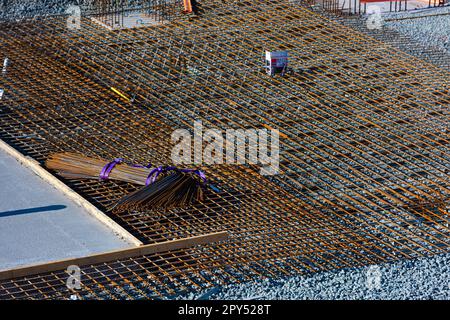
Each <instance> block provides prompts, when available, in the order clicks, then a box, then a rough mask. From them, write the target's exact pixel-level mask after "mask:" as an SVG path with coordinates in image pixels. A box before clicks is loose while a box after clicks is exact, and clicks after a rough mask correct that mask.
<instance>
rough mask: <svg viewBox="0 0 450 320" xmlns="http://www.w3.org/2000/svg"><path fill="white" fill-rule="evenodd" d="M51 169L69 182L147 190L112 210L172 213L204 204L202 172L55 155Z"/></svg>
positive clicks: (114, 206)
mask: <svg viewBox="0 0 450 320" xmlns="http://www.w3.org/2000/svg"><path fill="white" fill-rule="evenodd" d="M46 166H47V168H49V169H52V170H56V172H57V174H58V175H60V176H62V177H64V178H67V179H100V180H118V181H124V182H130V183H133V184H139V185H144V186H145V187H143V188H141V189H139V190H137V191H135V192H133V193H131V194H128V195H126V196H124V197H122V198H121V199H119V201H118V202H117V203H115V204H114V205H113V206H112V207H111V208H110V210H114V211H124V210H142V209H170V208H176V207H185V206H188V205H190V204H192V203H195V202H198V201H201V200H203V190H202V188H203V186H204V183H205V177H204V175H203V173H202V172H201V171H199V170H192V169H178V168H175V167H162V166H161V167H156V168H149V167H144V166H140V165H139V166H138V165H128V164H125V163H124V162H123V159H120V158H117V159H114V160H113V161H107V160H104V159H95V158H90V157H85V156H83V155H79V154H76V153H69V152H65V153H55V154H52V155H50V157H49V158H48V159H47V161H46Z"/></svg>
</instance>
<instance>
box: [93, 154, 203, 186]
mask: <svg viewBox="0 0 450 320" xmlns="http://www.w3.org/2000/svg"><path fill="white" fill-rule="evenodd" d="M122 162H123V158H116V159H114V160H113V161H111V162H110V163H108V164H106V165H105V166H104V167H103V169H102V171H101V172H100V175H99V178H100V180H108V178H109V174H110V173H111V171H112V169H114V167H115V166H116V165H117V164H119V163H122ZM133 167H136V168H150V167H151V164H148V165H147V166H141V165H139V164H133ZM172 170H173V171H180V172H184V173H188V172H192V173H194V174H196V175H198V176H199V177H200V178H201V179H202V182H203V183H206V176H205V174H204V173H203V171H200V170H196V169H178V168H177V167H173V166H169V167H165V166H159V167H157V168H155V169H153V170H152V171H150V173H149V174H148V176H147V179H146V180H145V185H146V186H148V185H149V184H152V183H154V182H155V181H156V179H157V178H158V176H159V174H160V173H163V172H167V171H172Z"/></svg>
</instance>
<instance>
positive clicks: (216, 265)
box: [0, 0, 450, 299]
mask: <svg viewBox="0 0 450 320" xmlns="http://www.w3.org/2000/svg"><path fill="white" fill-rule="evenodd" d="M199 9H200V10H199V11H200V16H199V17H198V18H196V19H192V18H190V17H180V18H179V19H178V20H176V21H174V22H173V23H171V24H167V25H162V26H155V27H151V28H142V29H130V30H121V31H115V32H111V31H108V30H106V29H103V28H102V27H100V26H98V25H96V24H95V23H93V22H91V21H89V20H87V19H86V20H83V21H82V29H81V30H67V29H66V27H65V18H64V17H52V18H50V17H48V18H46V19H40V20H38V21H27V20H24V21H22V22H21V23H4V24H2V25H1V26H0V39H1V41H2V54H3V55H4V56H5V57H8V58H9V60H10V61H11V63H10V65H9V66H8V68H7V72H6V73H5V74H3V75H2V76H1V77H0V88H4V90H5V91H4V95H3V98H2V100H1V102H2V104H1V109H0V119H1V125H0V138H1V139H3V140H4V141H6V142H8V143H9V144H11V145H12V146H14V147H15V148H17V149H18V150H20V151H22V152H23V153H24V154H25V155H27V156H31V157H33V158H35V159H36V160H38V161H40V162H41V163H43V161H44V160H45V159H46V157H47V156H48V155H49V154H50V153H51V152H56V151H77V152H82V153H84V154H86V155H91V156H100V157H104V158H115V157H117V156H123V157H125V158H127V160H128V161H130V162H134V163H143V164H146V163H149V162H150V163H153V164H157V165H160V164H169V163H170V162H171V160H170V151H171V148H172V142H171V140H170V134H171V132H172V131H173V130H174V129H175V128H189V129H192V126H193V123H194V121H195V120H201V121H202V122H203V124H204V126H205V127H211V128H217V129H222V130H225V129H227V128H230V127H231V128H250V127H251V128H275V129H279V130H280V132H281V137H280V157H281V163H280V169H281V174H280V175H275V176H272V177H264V176H261V175H260V174H259V172H258V168H257V167H255V166H250V165H242V166H233V165H215V166H205V167H203V168H202V169H203V170H204V171H206V173H207V176H208V179H209V180H210V182H211V184H212V185H213V188H212V189H211V190H210V191H209V196H208V198H207V200H205V201H204V202H203V203H200V204H198V205H196V206H193V207H191V208H189V209H183V210H181V209H179V210H171V211H169V212H126V213H123V214H120V215H111V217H112V218H113V219H115V220H116V221H117V222H118V223H119V224H121V225H122V226H123V227H124V228H126V229H127V230H129V231H130V232H131V233H132V234H134V235H135V236H136V237H138V238H139V239H140V240H142V241H143V242H144V243H154V242H159V241H164V240H170V239H173V238H178V237H184V236H190V235H198V234H202V233H206V232H212V231H219V230H228V231H229V232H230V234H231V236H230V239H229V240H228V241H227V242H224V243H220V244H212V245H208V246H202V247H196V248H193V249H188V250H178V251H175V252H168V253H165V254H160V255H153V256H147V257H142V258H139V259H128V260H126V261H116V262H111V263H108V264H102V265H97V266H87V267H84V268H83V278H84V279H85V280H86V281H84V282H83V289H82V291H81V292H79V293H78V295H79V296H80V297H82V298H143V297H147V298H172V297H176V296H178V295H179V294H180V293H182V292H197V291H199V290H201V289H204V288H207V287H211V286H215V285H220V284H224V283H230V282H236V281H244V280H248V279H251V278H255V277H261V276H270V277H276V276H279V275H286V274H293V273H296V274H298V273H308V272H318V271H321V270H331V269H337V268H345V267H357V266H364V265H369V264H374V263H381V262H389V261H395V260H399V259H412V258H417V257H422V256H427V255H432V254H438V253H444V252H448V247H449V227H448V221H449V216H448V212H447V203H448V198H449V193H450V190H449V183H448V182H449V181H448V171H449V152H448V151H449V149H448V145H449V140H448V129H449V128H448V105H449V103H450V93H449V78H448V74H447V73H446V72H445V71H444V70H442V69H439V68H436V67H434V66H433V65H430V64H427V63H425V62H423V61H422V60H419V59H417V58H414V57H412V56H409V55H407V54H405V53H403V52H401V51H398V50H396V49H394V48H392V47H390V46H389V45H387V44H385V43H383V42H379V41H377V40H375V39H373V38H368V37H367V36H365V35H363V34H361V33H359V32H357V31H355V30H353V29H350V28H347V27H344V26H342V25H340V24H337V23H335V22H333V21H330V20H328V19H326V18H324V17H323V16H321V15H318V14H315V13H312V12H311V11H308V10H306V9H304V8H302V7H300V6H296V5H292V4H291V3H290V2H289V1H251V2H250V1H213V0H210V1H202V3H201V5H199ZM266 49H280V50H288V51H289V55H290V64H291V66H292V67H293V69H294V73H293V74H292V75H288V76H286V77H284V78H281V77H275V78H270V77H268V76H266V75H265V73H264V71H263V70H262V54H263V52H264V50H266ZM111 87H114V88H117V89H118V90H120V91H121V92H123V93H124V94H125V95H127V96H128V97H130V98H132V100H131V102H127V101H125V100H124V99H122V98H121V97H119V96H117V95H116V94H115V93H114V92H113V91H111V90H110V88H111ZM65 182H66V183H67V184H69V185H70V186H71V187H72V188H73V189H74V190H76V191H77V192H79V193H80V194H81V195H83V196H84V197H85V198H86V199H88V200H89V201H91V202H92V203H94V204H95V205H96V206H98V207H99V208H101V209H104V208H105V207H107V206H108V205H109V204H111V203H112V202H113V201H115V200H116V199H118V198H119V197H121V196H122V195H124V194H125V193H127V192H129V191H131V190H134V188H135V187H134V186H132V185H129V184H125V183H114V182H107V183H100V182H97V181H65ZM66 278H67V274H66V273H65V272H64V271H61V272H56V273H51V274H46V275H39V276H33V277H26V278H21V279H12V280H8V281H1V282H0V298H31V299H33V298H67V297H68V295H69V294H70V292H69V291H68V289H67V288H66V286H65V281H66Z"/></svg>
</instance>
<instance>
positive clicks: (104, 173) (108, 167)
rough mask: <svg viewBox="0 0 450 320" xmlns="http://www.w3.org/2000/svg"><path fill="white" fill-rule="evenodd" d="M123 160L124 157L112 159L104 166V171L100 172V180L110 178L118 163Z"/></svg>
mask: <svg viewBox="0 0 450 320" xmlns="http://www.w3.org/2000/svg"><path fill="white" fill-rule="evenodd" d="M122 162H123V159H122V158H116V159H114V160H113V161H111V162H110V163H108V164H107V165H105V166H104V167H103V169H102V171H101V172H100V175H99V178H100V180H108V178H109V174H110V173H111V170H112V169H114V167H115V166H116V165H117V164H119V163H122Z"/></svg>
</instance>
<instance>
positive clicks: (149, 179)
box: [145, 166, 206, 186]
mask: <svg viewBox="0 0 450 320" xmlns="http://www.w3.org/2000/svg"><path fill="white" fill-rule="evenodd" d="M171 170H174V171H177V170H178V171H180V172H184V173H187V172H192V173H195V174H196V175H198V176H199V177H200V178H201V179H202V181H203V183H206V176H205V174H204V173H203V171H200V170H196V169H178V168H177V167H163V166H159V167H157V168H155V169H153V170H152V171H150V173H149V174H148V176H147V179H146V180H145V185H146V186H148V185H149V184H152V183H154V182H155V181H156V178H158V176H159V174H160V173H162V172H167V171H171Z"/></svg>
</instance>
